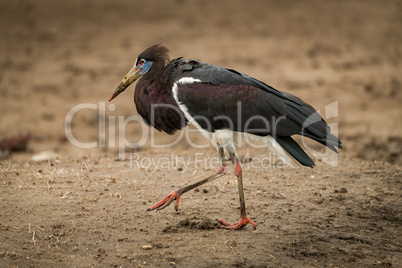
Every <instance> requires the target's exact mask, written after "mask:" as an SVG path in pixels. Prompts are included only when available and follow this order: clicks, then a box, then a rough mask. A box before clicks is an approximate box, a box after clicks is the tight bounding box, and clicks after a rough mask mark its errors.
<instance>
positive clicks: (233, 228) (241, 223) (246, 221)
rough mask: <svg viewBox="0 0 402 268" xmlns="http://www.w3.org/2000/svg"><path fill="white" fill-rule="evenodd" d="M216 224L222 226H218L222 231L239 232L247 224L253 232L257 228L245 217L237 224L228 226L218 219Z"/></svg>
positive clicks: (228, 224)
mask: <svg viewBox="0 0 402 268" xmlns="http://www.w3.org/2000/svg"><path fill="white" fill-rule="evenodd" d="M218 222H220V223H221V224H222V225H221V226H220V228H222V229H228V230H239V229H241V228H243V227H244V226H246V225H247V224H248V223H250V224H251V225H252V226H253V228H254V230H255V229H256V228H257V227H256V224H255V223H254V222H253V221H252V220H250V219H249V217H247V216H243V217H242V218H241V219H240V220H239V221H238V222H236V223H234V224H230V223H228V222H226V221H224V220H221V219H219V220H218Z"/></svg>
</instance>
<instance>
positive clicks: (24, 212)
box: [0, 0, 402, 267]
mask: <svg viewBox="0 0 402 268" xmlns="http://www.w3.org/2000/svg"><path fill="white" fill-rule="evenodd" d="M0 27H1V28H0V36H1V39H0V69H1V72H0V93H1V96H2V103H1V105H0V113H1V115H2V116H1V117H0V140H2V142H0V144H1V146H2V148H3V149H4V150H3V151H2V152H1V158H2V159H1V160H0V200H1V204H0V215H1V216H0V266H2V267H52V266H59V267H88V266H105V267H110V266H112V267H138V266H140V267H141V266H142V267H153V266H164V267H166V266H178V267H211V266H225V267H260V266H261V267H266V266H269V267H290V266H293V267H311V266H313V267H314V266H317V267H402V199H401V197H402V189H401V188H402V182H401V179H402V169H401V166H402V108H401V105H400V103H401V101H402V77H401V74H402V65H401V64H402V62H401V59H402V46H401V43H402V4H401V2H400V1H366V0H365V1H248V2H247V3H246V2H245V1H219V3H218V1H152V0H151V1H119V2H116V1H103V0H97V1H95V0H93V1H84V0H83V1H44V0H43V1H42V0H35V1H29V0H27V1H1V2H0ZM154 43H163V44H165V45H166V46H167V47H169V48H170V49H171V50H172V52H171V57H172V58H174V57H180V56H184V57H186V58H196V59H200V60H202V61H204V62H209V63H213V64H217V65H221V66H225V67H229V68H232V69H236V70H238V71H241V72H243V73H247V74H249V75H251V76H253V77H256V78H258V79H260V80H262V81H264V82H267V83H268V84H270V85H272V86H274V87H275V88H277V89H281V90H284V91H287V92H290V93H292V94H295V95H297V96H299V97H301V98H302V99H303V100H305V101H307V102H308V103H311V104H312V105H313V106H314V107H315V108H316V109H320V110H321V111H322V112H323V116H324V115H325V113H324V111H326V107H328V105H335V106H331V107H338V108H337V109H336V111H337V114H335V116H334V117H333V116H331V113H330V112H329V111H326V112H327V113H326V116H325V118H327V121H328V122H329V123H331V124H332V125H333V127H334V129H338V133H339V137H340V138H341V140H342V142H343V145H344V149H343V150H341V152H340V155H339V162H338V165H336V166H335V167H333V166H331V165H328V164H326V159H325V158H322V157H319V159H318V160H316V165H317V166H316V167H315V168H314V169H309V168H288V167H287V168H283V167H281V165H279V164H278V161H276V160H275V159H274V157H271V156H272V155H271V154H269V153H268V152H267V150H265V149H259V150H255V149H253V148H249V147H246V146H245V147H241V148H239V154H240V157H241V159H242V160H243V166H244V185H245V195H246V204H247V210H248V215H249V216H250V218H251V219H252V220H253V221H255V222H256V223H257V230H253V229H252V228H251V226H247V227H245V228H243V229H242V230H240V231H226V230H221V229H219V228H217V227H218V224H217V223H216V221H215V219H217V218H222V219H225V220H227V221H230V222H235V221H237V220H238V217H239V212H238V209H239V201H238V194H237V187H236V180H235V179H234V176H233V172H232V171H230V172H229V173H228V175H226V176H225V177H223V178H220V179H219V180H217V181H215V182H212V183H210V184H207V185H204V186H201V187H199V188H198V189H196V190H195V191H191V192H189V193H186V194H184V195H183V196H182V197H181V199H180V206H179V211H178V212H175V210H174V208H173V206H172V207H168V208H166V209H165V210H163V211H159V212H147V211H146V209H147V208H148V207H150V206H152V205H153V204H155V203H156V202H158V201H159V200H160V199H162V198H163V197H165V196H166V195H167V194H168V193H170V192H171V191H172V190H175V189H177V188H179V187H181V186H183V185H187V184H189V183H192V182H194V181H196V180H198V179H201V178H203V177H205V176H208V175H210V174H211V173H213V172H214V170H215V166H214V165H213V161H212V160H213V158H214V157H217V154H216V151H215V149H214V148H213V147H212V146H209V147H208V148H204V149H196V148H194V146H191V143H189V139H184V138H182V139H180V141H179V142H178V143H177V144H175V145H173V146H169V147H168V148H155V147H156V146H155V144H157V145H163V144H167V143H169V142H171V141H175V140H176V139H179V138H180V133H179V134H176V135H174V136H168V135H166V134H162V133H158V132H155V133H154V136H152V135H153V134H152V133H151V132H150V131H151V130H150V129H149V128H147V127H146V126H144V125H143V124H142V123H138V122H131V123H127V122H126V123H124V120H125V119H126V118H128V117H129V116H131V115H133V114H136V111H135V107H134V104H133V101H132V95H133V93H132V92H133V89H134V87H130V88H129V89H127V92H124V93H123V94H122V95H121V96H119V97H118V98H117V99H116V100H115V101H114V102H113V106H111V105H109V104H108V103H106V102H105V101H107V99H108V98H109V97H110V95H111V94H112V92H113V90H114V89H115V87H116V86H117V84H118V83H119V82H120V81H121V79H122V78H123V76H124V75H125V74H126V73H127V71H128V70H129V69H130V68H131V66H132V64H133V63H134V60H135V58H136V56H137V55H138V54H139V53H140V52H142V51H143V50H144V49H145V48H147V47H148V46H149V45H152V44H154ZM336 101H338V102H336ZM84 104H85V105H87V106H85V105H84ZM77 105H81V106H79V107H83V106H82V105H84V106H85V109H81V110H78V112H77V113H76V114H75V115H74V117H73V120H72V123H71V128H70V124H67V128H65V127H64V125H65V118H66V116H67V115H68V112H69V111H70V109H72V108H74V107H77ZM88 105H89V106H88ZM336 105H337V106H336ZM332 115H333V114H332ZM331 117H333V118H331ZM134 119H135V118H134ZM103 120H104V121H105V126H104V128H103V125H102V122H103ZM337 126H338V127H337ZM113 127H114V129H113ZM65 129H67V130H71V131H72V134H73V135H74V137H75V138H76V139H77V140H78V141H81V142H86V144H87V145H88V144H89V142H97V144H95V146H94V147H95V148H91V149H85V148H80V147H77V146H74V144H72V143H71V140H69V139H68V135H67V136H66V132H65ZM147 129H148V130H149V133H146V134H145V135H143V131H146V130H147ZM186 131H187V132H186V133H189V130H186ZM119 135H120V137H119ZM190 136H191V141H192V142H196V143H198V144H201V143H204V142H205V140H204V139H203V138H202V137H201V136H200V135H198V134H196V133H190ZM141 137H145V138H147V139H146V142H144V143H143V144H137V145H136V143H137V142H139V141H140V139H141ZM151 137H154V140H153V141H152V140H151ZM128 142H130V144H131V145H132V146H131V147H132V148H127V147H125V146H124V143H128ZM152 142H154V143H155V144H154V145H153V144H152ZM7 146H8V147H7ZM119 146H120V147H119ZM119 148H120V151H121V152H125V153H126V154H125V155H124V154H120V155H119ZM314 148H319V147H318V146H317V147H314ZM14 149H15V150H17V149H19V151H16V152H14V151H13V150H14ZM46 151H47V152H48V153H47V156H46V155H45V156H44V155H43V152H46ZM40 153H42V154H40ZM49 155H50V157H51V158H52V160H45V161H34V160H33V159H36V160H38V159H40V158H41V157H42V158H48V157H49ZM122 156H125V157H124V160H123V157H122ZM33 157H34V158H33ZM119 158H121V160H123V161H116V159H119ZM261 159H264V165H258V163H257V164H253V163H256V162H255V161H257V160H261ZM151 160H154V161H155V162H150V161H151ZM320 160H321V161H320ZM147 161H148V162H147ZM158 161H159V162H158Z"/></svg>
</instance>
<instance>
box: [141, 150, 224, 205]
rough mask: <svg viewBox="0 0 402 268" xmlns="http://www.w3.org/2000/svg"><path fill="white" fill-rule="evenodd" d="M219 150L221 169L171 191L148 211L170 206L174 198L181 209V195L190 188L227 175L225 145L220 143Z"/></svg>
mask: <svg viewBox="0 0 402 268" xmlns="http://www.w3.org/2000/svg"><path fill="white" fill-rule="evenodd" d="M218 152H219V159H220V161H221V166H220V167H219V169H218V171H217V172H216V174H214V175H211V176H209V177H207V178H205V179H202V180H200V181H197V182H195V183H193V184H190V185H187V186H184V187H183V188H180V189H179V190H177V191H173V192H171V193H170V194H169V195H168V196H167V197H165V198H164V199H162V200H161V201H160V202H159V203H158V204H156V205H154V206H152V207H150V208H148V209H147V211H151V210H154V209H157V210H161V209H164V208H165V207H167V206H169V205H170V204H171V203H172V202H173V200H176V204H175V206H174V208H175V209H176V211H177V210H178V209H179V199H180V196H181V195H182V194H184V193H185V192H188V191H190V190H192V189H194V188H196V187H198V186H200V185H203V184H204V183H207V182H209V181H212V180H215V179H217V178H219V177H222V176H223V175H225V174H226V172H227V165H226V163H225V160H224V157H225V155H224V151H223V147H222V146H221V145H219V144H218Z"/></svg>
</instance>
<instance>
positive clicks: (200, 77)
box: [110, 45, 342, 222]
mask: <svg viewBox="0 0 402 268" xmlns="http://www.w3.org/2000/svg"><path fill="white" fill-rule="evenodd" d="M167 53H168V50H167V48H166V47H164V46H162V45H154V46H152V47H150V48H148V49H147V50H145V51H144V52H143V53H141V54H140V55H139V56H138V58H137V61H136V64H135V65H134V67H133V69H132V70H131V71H130V72H129V74H128V75H127V76H126V77H125V78H124V79H123V81H122V83H121V84H120V85H119V87H118V88H117V89H116V91H115V93H114V94H113V96H112V97H111V99H113V98H114V97H116V96H117V95H118V94H120V93H121V92H122V91H123V90H124V89H125V88H126V87H127V86H128V85H130V84H131V83H132V82H134V81H135V80H136V79H138V78H139V77H141V76H142V77H141V79H140V80H139V82H138V83H137V85H136V90H135V95H134V102H135V104H136V107H137V111H138V113H139V114H140V115H141V116H142V117H143V118H144V121H145V122H146V123H147V124H150V125H152V126H153V127H155V128H156V129H158V130H160V131H164V132H166V133H168V134H172V133H174V132H175V131H177V130H180V129H181V128H183V127H184V126H186V125H187V124H188V121H191V122H192V123H194V124H196V126H197V127H198V128H200V129H202V130H205V131H207V132H208V133H211V134H213V133H215V132H217V131H221V130H231V131H234V132H240V133H249V134H253V135H256V136H261V137H264V136H272V137H273V138H274V139H275V140H276V141H277V143H278V144H279V145H280V146H281V147H282V148H283V149H284V150H286V151H287V152H288V153H289V154H290V155H291V156H292V157H293V158H294V159H295V160H296V161H298V162H299V163H300V164H302V165H304V166H310V167H312V166H313V165H314V162H313V160H312V159H311V158H310V157H309V156H308V155H307V154H306V153H305V152H304V150H303V149H302V148H301V147H300V146H299V145H298V143H296V142H295V141H294V140H293V139H292V136H293V135H303V136H305V137H308V138H310V139H313V140H315V141H317V142H319V143H321V144H323V145H325V146H327V147H328V148H330V149H331V150H333V151H334V152H337V148H342V147H341V142H340V140H339V139H338V138H337V137H335V136H334V135H333V134H331V130H330V127H329V126H328V124H327V123H326V122H325V120H324V119H323V118H321V116H320V115H319V114H318V113H317V112H316V110H315V109H314V108H313V107H311V106H310V105H309V104H307V103H306V102H304V101H303V100H301V99H300V98H298V97H296V96H294V95H292V94H289V93H286V92H282V91H279V90H277V89H275V88H273V87H271V86H269V85H267V84H265V83H264V82H261V81H259V80H257V79H255V78H252V77H250V76H248V75H245V74H243V73H240V72H237V71H235V70H232V69H227V68H223V67H219V66H215V65H211V64H207V63H203V62H200V61H197V60H194V59H182V58H177V59H174V60H172V61H169V60H168V54H167ZM111 99H110V100H111ZM217 146H218V150H220V151H219V152H220V157H221V156H222V152H223V149H222V150H221V149H220V147H219V146H221V145H220V144H219V142H218V144H217ZM232 147H233V146H231V145H230V146H228V147H225V149H226V150H227V151H228V153H229V155H230V157H231V160H232V162H233V163H234V164H235V168H238V169H239V170H240V171H239V172H240V173H239V172H238V173H236V170H235V174H236V176H238V178H239V176H240V180H241V167H240V164H239V163H238V161H237V158H236V156H235V153H234V152H233V148H232ZM221 161H222V168H223V169H225V167H226V165H225V163H224V160H223V159H221ZM220 172H221V173H220ZM224 173H226V172H224ZM224 173H223V174H222V171H218V172H217V176H215V177H214V179H215V178H216V177H219V176H221V175H224ZM239 174H240V175H239ZM218 175H219V176H218ZM209 180H210V179H209ZM207 181H208V180H207ZM197 185H198V184H197ZM239 187H240V186H239ZM190 188H191V187H190ZM192 188H194V187H192ZM192 188H191V189H192ZM188 190H189V189H188V188H186V189H184V190H182V189H179V191H178V192H180V193H179V194H178V196H175V195H172V196H170V197H169V199H167V200H165V199H164V200H162V201H161V203H159V204H158V205H157V206H156V207H154V208H158V209H161V208H164V207H165V206H167V205H168V204H170V202H172V200H173V199H176V200H177V202H178V198H179V196H180V194H182V193H184V192H186V191H188ZM239 190H240V188H239ZM241 191H242V189H241ZM178 192H176V194H177V193H178ZM172 198H173V199H172ZM163 201H164V202H163ZM167 203H168V204H167ZM243 203H244V200H243ZM243 205H244V204H243ZM243 205H242V211H243V207H244V206H243ZM243 214H244V215H243ZM245 217H246V216H245V208H244V213H243V212H242V219H244V218H245ZM221 222H223V221H221Z"/></svg>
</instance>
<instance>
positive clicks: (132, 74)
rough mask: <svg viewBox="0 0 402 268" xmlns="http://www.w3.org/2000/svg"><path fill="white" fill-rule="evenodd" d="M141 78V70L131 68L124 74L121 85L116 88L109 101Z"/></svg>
mask: <svg viewBox="0 0 402 268" xmlns="http://www.w3.org/2000/svg"><path fill="white" fill-rule="evenodd" d="M140 77H141V70H140V69H138V68H137V66H135V65H134V66H133V68H131V70H130V71H129V72H128V74H126V76H125V77H124V78H123V80H122V81H121V83H120V84H119V85H118V86H117V88H116V90H115V91H114V93H113V95H112V96H111V97H110V99H109V101H111V100H113V99H114V98H116V97H117V96H118V95H119V94H120V93H122V92H123V91H124V90H125V89H126V88H127V87H128V86H129V85H131V84H132V83H134V82H135V80H137V79H138V78H140Z"/></svg>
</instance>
